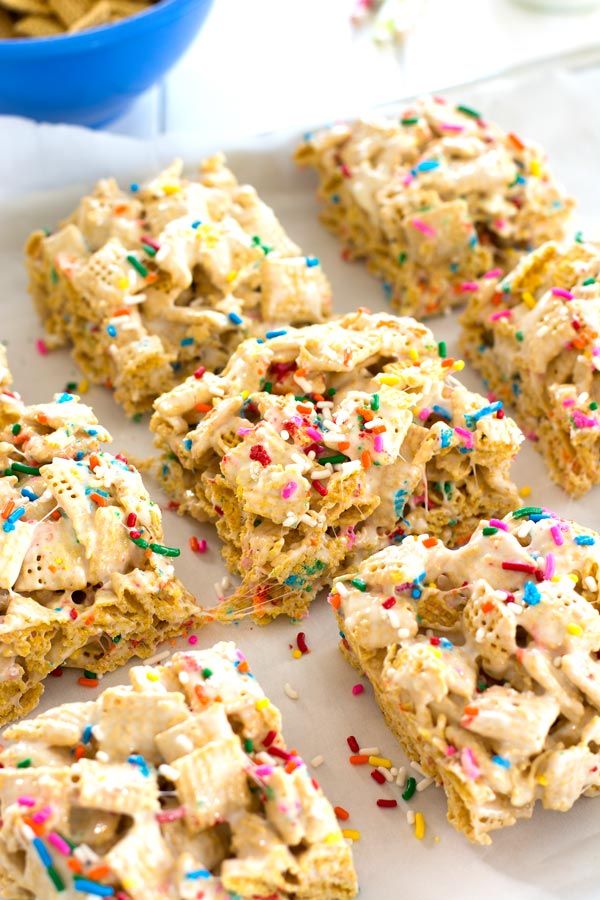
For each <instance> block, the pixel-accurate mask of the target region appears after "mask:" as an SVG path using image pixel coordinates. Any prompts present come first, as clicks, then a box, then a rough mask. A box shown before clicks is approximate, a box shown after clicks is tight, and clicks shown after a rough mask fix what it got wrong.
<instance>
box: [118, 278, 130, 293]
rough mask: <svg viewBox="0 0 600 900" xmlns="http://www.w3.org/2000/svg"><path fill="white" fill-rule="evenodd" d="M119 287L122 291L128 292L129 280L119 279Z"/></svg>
mask: <svg viewBox="0 0 600 900" xmlns="http://www.w3.org/2000/svg"><path fill="white" fill-rule="evenodd" d="M117 287H118V288H119V290H121V291H126V290H127V288H128V287H129V278H119V280H118V281H117Z"/></svg>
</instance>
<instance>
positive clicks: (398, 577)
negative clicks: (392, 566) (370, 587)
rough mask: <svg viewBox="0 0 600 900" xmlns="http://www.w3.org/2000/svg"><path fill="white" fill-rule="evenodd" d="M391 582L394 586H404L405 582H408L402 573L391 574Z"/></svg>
mask: <svg viewBox="0 0 600 900" xmlns="http://www.w3.org/2000/svg"><path fill="white" fill-rule="evenodd" d="M390 581H391V582H392V584H403V582H405V581H406V578H405V577H404V574H403V573H402V572H398V571H396V572H390Z"/></svg>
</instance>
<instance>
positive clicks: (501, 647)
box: [330, 507, 600, 844]
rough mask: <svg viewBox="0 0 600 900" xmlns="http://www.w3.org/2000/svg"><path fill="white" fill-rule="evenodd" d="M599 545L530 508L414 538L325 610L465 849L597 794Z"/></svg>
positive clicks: (339, 590) (360, 571) (374, 561)
mask: <svg viewBox="0 0 600 900" xmlns="http://www.w3.org/2000/svg"><path fill="white" fill-rule="evenodd" d="M599 567H600V536H598V535H597V534H595V533H594V532H591V531H587V530H585V529H583V528H580V527H579V526H577V525H574V524H573V523H572V522H567V521H565V520H563V519H560V518H559V517H558V516H556V515H555V514H553V513H549V512H548V511H547V510H544V509H540V508H536V507H528V508H527V507H524V508H522V509H519V510H517V511H515V512H513V513H512V514H510V515H508V516H506V517H505V518H504V519H503V520H501V519H494V518H492V519H489V520H486V521H484V522H482V523H481V524H480V526H479V527H478V529H477V531H476V532H475V534H474V535H473V536H472V538H471V539H470V541H469V542H468V543H467V544H465V545H464V546H462V547H461V548H459V549H455V550H451V549H449V548H447V547H445V546H444V545H443V544H442V543H440V542H439V541H438V540H436V539H435V538H428V537H424V536H420V537H415V536H409V537H407V538H406V539H405V540H404V541H403V542H402V543H401V544H400V545H396V546H393V547H387V548H386V549H385V550H382V551H380V552H379V553H376V554H375V555H374V556H372V557H371V558H370V559H367V560H365V561H364V562H363V563H362V564H361V565H360V566H359V567H358V568H357V570H356V572H355V573H353V574H352V575H349V576H348V579H347V580H345V579H344V580H340V581H338V582H337V583H336V584H335V585H334V589H333V594H332V595H331V597H330V601H331V603H332V605H333V606H334V607H335V608H336V609H337V611H338V617H339V621H340V625H341V629H342V632H343V635H344V637H343V640H342V649H343V652H344V654H345V655H346V656H347V657H348V658H349V660H350V661H351V662H352V663H353V664H354V665H355V666H356V667H357V668H358V669H360V670H361V671H362V672H364V674H365V675H366V676H367V677H368V678H369V680H370V681H371V683H372V685H373V688H374V691H375V695H376V698H377V702H378V703H379V705H380V707H381V709H382V711H383V714H384V716H385V718H386V720H387V722H388V724H389V726H390V728H391V729H392V731H393V732H394V734H395V735H396V737H397V738H398V739H399V741H400V743H401V744H402V746H403V747H404V749H405V750H406V752H407V753H408V755H409V756H410V757H411V759H413V760H415V761H417V762H418V763H419V764H420V765H421V766H422V767H423V770H424V771H425V773H426V774H427V775H429V776H433V777H435V778H436V779H437V781H438V782H441V784H442V785H443V787H444V790H445V792H446V794H447V797H448V819H449V820H450V822H451V823H452V824H453V825H454V826H455V828H457V829H458V830H459V831H462V832H463V833H464V834H466V835H467V837H468V838H470V840H472V841H475V842H477V843H480V844H488V843H490V837H489V832H490V831H492V830H493V829H495V828H503V827H505V826H507V825H513V824H514V823H515V821H516V820H517V819H519V818H528V817H529V816H531V814H532V812H533V808H534V805H535V802H536V800H541V801H542V804H543V806H544V807H546V808H547V809H554V810H559V811H566V810H568V809H570V808H571V806H572V805H573V803H575V801H576V800H577V798H578V797H580V796H581V795H582V794H586V796H591V795H595V794H596V793H598V790H599V786H600V753H599V751H598V747H599V746H600V663H599V662H598V651H600V614H599V612H598V610H599V608H600V596H599V590H598V578H599V577H600V576H599Z"/></svg>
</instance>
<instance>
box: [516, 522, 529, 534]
mask: <svg viewBox="0 0 600 900" xmlns="http://www.w3.org/2000/svg"><path fill="white" fill-rule="evenodd" d="M531 528H532V523H531V522H523V524H522V525H520V526H519V527H518V528H517V537H519V538H526V537H527V536H528V534H529V532H530V531H531Z"/></svg>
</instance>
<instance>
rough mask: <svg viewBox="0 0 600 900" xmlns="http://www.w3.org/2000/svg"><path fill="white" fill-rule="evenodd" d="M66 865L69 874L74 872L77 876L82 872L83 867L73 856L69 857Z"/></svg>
mask: <svg viewBox="0 0 600 900" xmlns="http://www.w3.org/2000/svg"><path fill="white" fill-rule="evenodd" d="M67 865H68V867H69V869H70V870H71V872H76V873H77V874H79V873H80V872H83V866H82V865H81V863H80V862H79V860H78V859H77V858H76V857H75V856H71V857H70V858H69V859H68V860H67Z"/></svg>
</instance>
